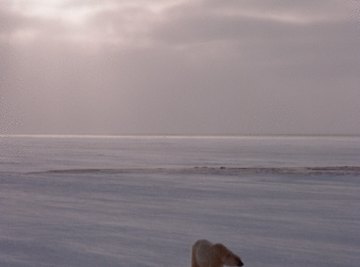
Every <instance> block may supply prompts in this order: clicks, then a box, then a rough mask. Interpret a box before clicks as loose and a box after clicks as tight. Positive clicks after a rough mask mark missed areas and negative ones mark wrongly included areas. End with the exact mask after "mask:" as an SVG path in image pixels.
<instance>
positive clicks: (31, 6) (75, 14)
mask: <svg viewBox="0 0 360 267" xmlns="http://www.w3.org/2000/svg"><path fill="white" fill-rule="evenodd" d="M65 3H66V1H64V0H14V1H13V5H12V7H13V9H14V10H15V11H17V12H20V13H22V14H24V15H26V16H29V17H37V18H45V19H59V20H62V21H64V22H66V23H71V24H83V23H84V22H85V21H86V19H87V18H88V16H89V15H91V14H92V13H93V12H95V11H96V10H95V8H94V7H92V6H79V7H76V6H75V7H71V6H69V5H65Z"/></svg>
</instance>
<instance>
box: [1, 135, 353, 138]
mask: <svg viewBox="0 0 360 267" xmlns="http://www.w3.org/2000/svg"><path fill="white" fill-rule="evenodd" d="M0 137H15V138H16V137H18V138H21V137H29V138H140V137H142V138H251V137H255V138H256V137H274V138H276V137H285V138H289V137H294V138H295V137H302V138H306V137H308V138H312V137H313V138H315V137H324V138H338V137H344V138H346V137H347V138H351V137H352V138H359V137H360V135H358V134H0Z"/></svg>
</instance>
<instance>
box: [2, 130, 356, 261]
mask: <svg viewBox="0 0 360 267" xmlns="http://www.w3.org/2000/svg"><path fill="white" fill-rule="evenodd" d="M359 159H360V140H359V139H357V138H352V139H351V138H350V139H347V138H332V139H316V138H315V139H311V138H307V139H306V138H305V139H301V138H285V139H274V138H263V139H261V138H242V139H241V138H208V139H201V138H135V137H134V138H104V139H101V138H70V137H68V138H61V137H52V138H45V137H42V138H40V137H38V138H28V137H21V138H20V137H17V138H9V137H1V138H0V168H1V169H0V266H1V267H25V266H29V267H42V266H51V267H60V266H61V267H65V266H66V267H68V266H74V267H107V266H109V267H110V266H111V267H113V266H114V267H115V266H117V267H118V266H124V267H128V266H129V267H130V266H131V267H132V266H133V267H145V266H154V267H159V266H164V267H165V266H166V267H168V266H173V267H184V266H190V248H191V245H192V244H193V242H194V241H195V240H197V239H200V238H206V239H209V240H211V241H212V242H223V243H224V244H225V245H227V246H228V247H229V248H230V249H231V250H233V251H234V252H235V253H237V254H239V255H240V256H241V257H242V259H243V261H244V263H245V266H249V267H264V266H274V267H275V266H276V267H292V266H294V267H295V266H307V267H329V266H346V267H358V266H359V262H360V169H359V166H360V164H359V165H357V164H356V163H357V162H358V163H359Z"/></svg>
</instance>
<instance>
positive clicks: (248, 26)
mask: <svg viewBox="0 0 360 267" xmlns="http://www.w3.org/2000/svg"><path fill="white" fill-rule="evenodd" d="M358 10H359V4H358V2H357V1H351V0H349V1H343V0H315V1H277V0H267V1H260V0H251V1H250V0H242V1H238V0H228V1H217V0H204V1H201V0H192V1H188V0H172V1H170V0H166V1H165V0H157V1H145V0H131V1H130V0H128V1H127V0H125V1H115V0H103V1H96V0H92V1H84V0H75V1H65V0H63V1H61V0H52V1H41V0H33V1H24V0H20V1H2V2H1V4H0V71H1V73H2V78H1V80H0V93H1V98H0V101H1V102H0V104H1V107H0V112H1V113H2V116H1V121H0V127H1V131H2V132H10V133H11V132H13V133H106V134H109V133H110V134H127V133H152V134H155V133H159V134H249V133H255V134H276V133H277V134H360V122H359V120H357V119H356V118H358V117H359V116H360V107H359V106H360V105H358V101H357V100H358V99H360V98H359V97H360V91H359V90H358V86H359V81H360V78H359V75H358V73H359V70H360V54H359V53H358V47H360V38H359V37H358V36H359V30H360V28H359V25H360V24H359V18H358V15H359V14H358Z"/></svg>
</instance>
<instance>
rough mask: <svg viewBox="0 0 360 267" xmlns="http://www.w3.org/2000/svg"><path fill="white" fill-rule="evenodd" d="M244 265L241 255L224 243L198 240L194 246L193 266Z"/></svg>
mask: <svg viewBox="0 0 360 267" xmlns="http://www.w3.org/2000/svg"><path fill="white" fill-rule="evenodd" d="M224 265H228V266H243V265H244V264H243V262H242V261H241V259H240V257H239V256H237V255H235V254H234V253H233V252H231V251H230V250H229V249H228V248H227V247H225V246H224V245H223V244H212V243H211V242H209V241H208V240H198V241H196V242H195V244H194V245H193V247H192V253H191V267H223V266H224Z"/></svg>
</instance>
